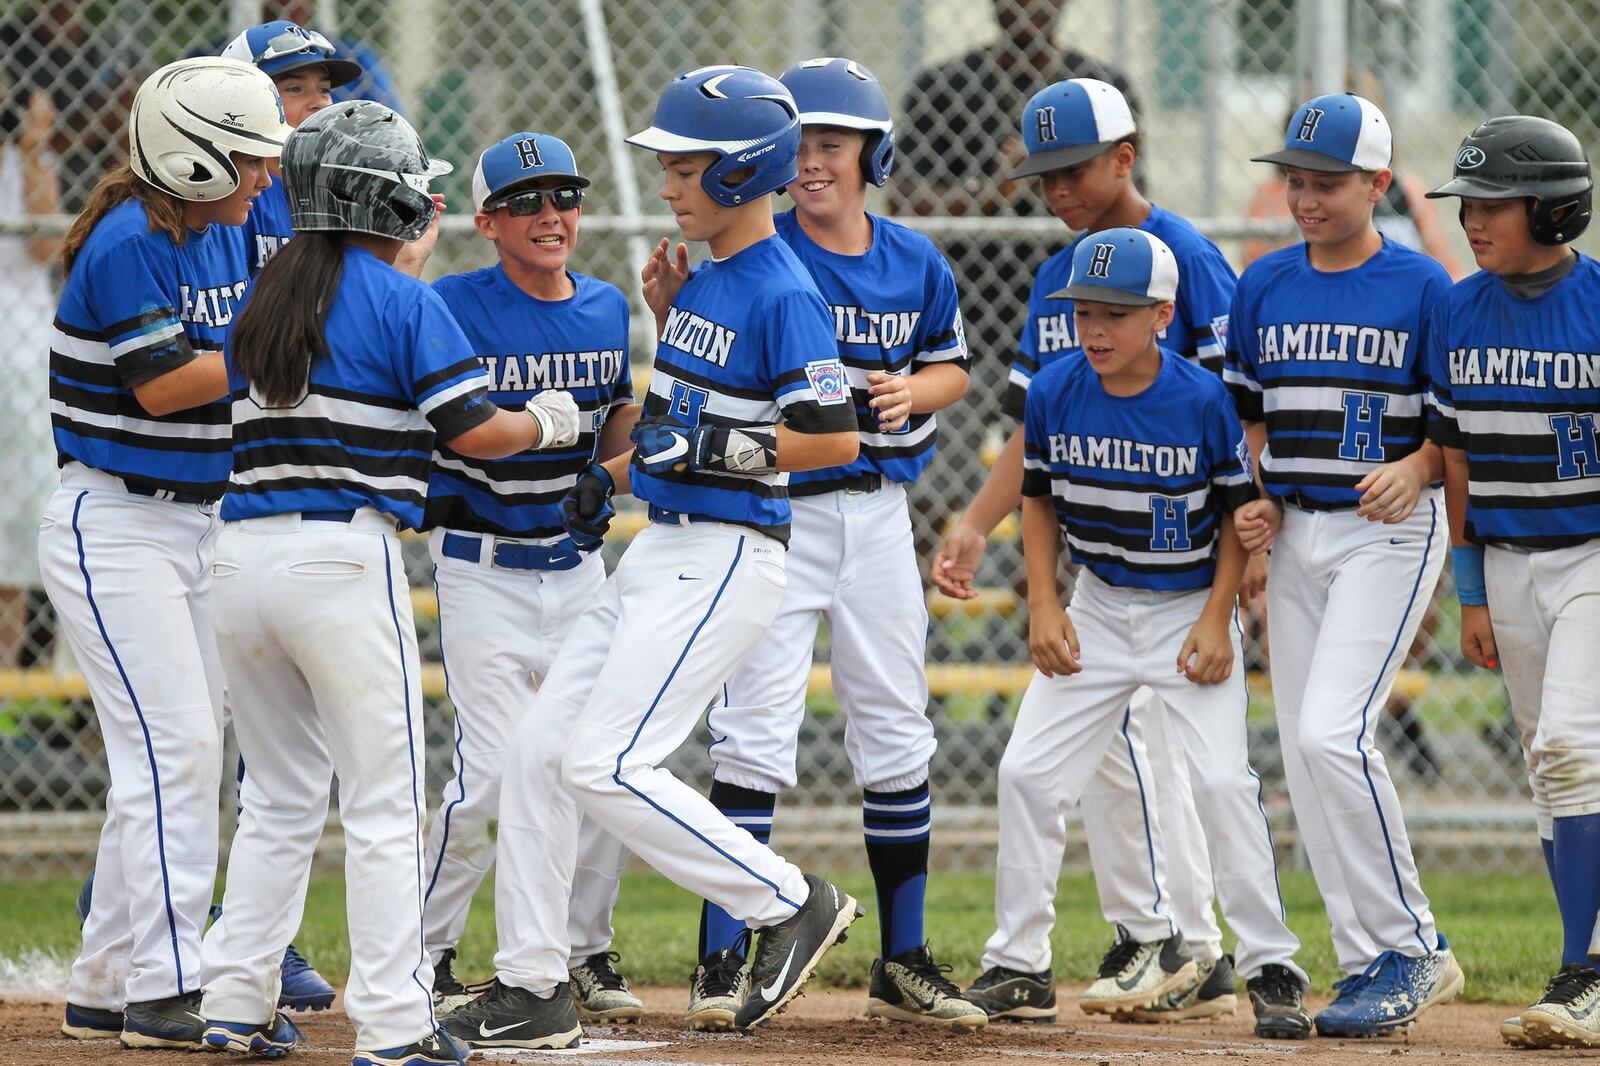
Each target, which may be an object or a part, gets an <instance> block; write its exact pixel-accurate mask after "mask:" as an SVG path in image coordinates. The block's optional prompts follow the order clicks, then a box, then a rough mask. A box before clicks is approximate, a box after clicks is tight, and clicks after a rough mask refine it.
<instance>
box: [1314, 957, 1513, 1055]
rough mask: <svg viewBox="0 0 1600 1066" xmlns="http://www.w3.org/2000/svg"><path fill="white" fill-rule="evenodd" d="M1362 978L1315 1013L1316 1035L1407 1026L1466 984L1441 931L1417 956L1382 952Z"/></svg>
mask: <svg viewBox="0 0 1600 1066" xmlns="http://www.w3.org/2000/svg"><path fill="white" fill-rule="evenodd" d="M1361 976H1362V977H1363V978H1365V979H1366V984H1365V985H1364V986H1362V987H1360V988H1358V989H1356V990H1355V991H1354V994H1352V995H1349V996H1341V997H1340V998H1339V999H1338V1000H1336V1001H1335V1002H1333V1003H1331V1004H1329V1005H1328V1006H1327V1007H1326V1008H1324V1009H1323V1011H1322V1013H1320V1014H1318V1015H1317V1033H1318V1035H1320V1036H1342V1037H1356V1038H1361V1037H1372V1036H1383V1035H1384V1034H1385V1033H1392V1032H1395V1031H1397V1030H1400V1029H1406V1028H1409V1027H1410V1026H1411V1025H1413V1024H1415V1022H1416V1020H1417V1019H1418V1018H1419V1017H1421V1015H1422V1012H1423V1011H1425V1010H1427V1009H1428V1008H1429V1007H1432V1006H1436V1005H1437V1004H1440V1003H1448V1002H1450V1001H1451V1000H1452V999H1455V998H1456V997H1457V996H1459V995H1460V994H1461V989H1462V986H1463V985H1465V984H1466V978H1465V977H1464V976H1463V975H1462V973H1461V966H1460V964H1459V963H1457V962H1456V958H1455V954H1454V953H1453V952H1452V951H1451V950H1450V944H1449V942H1448V941H1447V940H1445V938H1444V934H1443V933H1440V934H1439V947H1438V949H1437V950H1435V951H1430V952H1428V953H1427V954H1426V955H1420V956H1418V957H1416V958H1411V957H1410V956H1407V955H1402V954H1400V953H1399V952H1398V951H1385V952H1384V953H1383V954H1382V955H1379V956H1378V957H1377V959H1375V960H1373V963H1372V965H1370V966H1368V967H1367V969H1366V972H1365V973H1364V974H1362V975H1361ZM1524 1027H1526V1026H1524Z"/></svg>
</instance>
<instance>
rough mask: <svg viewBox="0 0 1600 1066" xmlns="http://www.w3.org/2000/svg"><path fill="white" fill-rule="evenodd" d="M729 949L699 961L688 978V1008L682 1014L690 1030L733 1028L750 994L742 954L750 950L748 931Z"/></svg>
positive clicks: (746, 966) (748, 969)
mask: <svg viewBox="0 0 1600 1066" xmlns="http://www.w3.org/2000/svg"><path fill="white" fill-rule="evenodd" d="M739 940H740V941H742V942H743V945H742V946H741V945H740V943H739V942H737V941H736V942H735V944H734V946H733V947H732V948H723V949H722V950H720V951H714V952H712V953H711V954H710V955H707V956H706V957H705V958H703V959H701V960H700V965H698V966H696V967H695V968H694V973H692V974H690V975H689V1007H688V1009H687V1010H685V1011H684V1012H683V1019H684V1021H686V1022H688V1023H689V1028H691V1029H697V1030H700V1031H702V1032H705V1031H713V1032H715V1031H722V1030H727V1029H732V1028H733V1023H734V1019H735V1018H736V1017H737V1016H738V1014H739V1008H740V1007H742V1006H744V998H745V996H746V995H748V994H749V992H750V964H749V962H748V961H747V960H746V959H745V957H744V955H743V954H742V952H744V951H746V950H748V949H749V945H750V933H749V930H746V931H745V932H743V933H741V934H739Z"/></svg>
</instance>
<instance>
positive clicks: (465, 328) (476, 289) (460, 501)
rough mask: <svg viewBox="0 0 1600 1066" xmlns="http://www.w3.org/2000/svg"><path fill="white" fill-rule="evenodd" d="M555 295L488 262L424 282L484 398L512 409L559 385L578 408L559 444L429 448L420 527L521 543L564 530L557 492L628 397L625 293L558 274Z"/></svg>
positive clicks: (577, 276) (581, 466)
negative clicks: (495, 449)
mask: <svg viewBox="0 0 1600 1066" xmlns="http://www.w3.org/2000/svg"><path fill="white" fill-rule="evenodd" d="M568 277H570V278H571V279H572V283H573V286H574V288H575V291H574V292H573V295H571V296H570V297H568V298H567V299H565V300H537V299H534V298H533V297H532V296H529V295H528V294H527V293H526V292H523V291H522V289H520V288H518V287H517V285H516V284H515V283H514V282H513V281H512V280H511V279H510V278H508V277H506V272H505V270H504V268H502V267H501V266H500V265H499V264H498V263H497V264H495V265H494V266H491V267H485V268H484V269H482V270H475V271H472V272H471V273H467V274H451V275H449V276H448V277H443V278H440V279H439V280H438V281H436V282H434V283H433V288H434V291H435V292H437V293H438V294H439V295H440V296H442V297H444V302H445V305H446V306H447V307H449V308H450V313H451V314H452V315H453V316H454V317H455V320H456V322H457V323H458V324H460V326H461V330H462V332H463V333H465V334H466V335H467V340H468V341H470V342H471V344H472V350H473V351H474V352H476V353H477V355H478V358H479V359H480V360H482V362H483V365H484V368H485V369H486V370H487V371H488V374H489V398H490V399H491V400H493V401H494V402H495V403H496V404H499V405H501V406H505V407H514V408H517V409H518V410H520V409H521V408H522V405H523V404H525V403H526V402H527V401H528V400H529V399H530V398H532V397H533V395H534V394H535V393H539V392H544V391H546V390H549V389H562V390H565V391H566V392H569V393H571V394H572V398H573V399H574V400H575V401H577V404H578V409H579V410H580V411H581V412H582V420H581V422H580V423H579V426H580V431H579V434H578V440H577V443H575V444H573V445H572V446H571V447H569V448H555V449H549V450H545V451H530V452H519V453H518V454H516V455H511V456H507V457H506V458H504V459H473V458H471V457H469V456H465V455H460V454H458V453H456V452H453V451H451V450H450V449H449V447H448V446H446V445H445V444H444V442H443V441H437V442H435V445H434V454H433V472H432V473H431V474H430V475H429V477H428V509H427V520H426V523H425V524H426V525H427V526H429V527H432V526H444V527H445V528H448V529H460V530H468V531H471V532H476V533H491V534H494V535H496V536H501V537H518V538H529V539H536V540H537V539H544V538H559V537H563V536H565V534H564V533H563V531H562V528H561V498H562V497H563V496H565V495H566V494H567V490H568V489H570V488H572V486H573V484H574V483H575V482H576V481H577V480H578V475H579V474H581V473H582V472H583V469H584V467H586V466H588V465H589V460H590V459H591V458H592V457H593V456H594V455H595V454H596V452H597V451H598V448H599V440H598V437H599V432H600V426H601V425H602V424H603V423H604V421H605V418H606V415H607V414H608V413H610V411H611V409H612V408H613V407H616V406H619V405H621V404H626V403H628V402H629V401H631V400H632V399H633V383H632V379H631V377H630V376H629V372H628V299H627V297H625V296H623V295H622V291H621V290H620V289H618V288H617V287H616V286H615V285H608V284H607V283H605V282H603V281H600V280H598V279H596V278H591V277H588V276H586V275H583V274H568Z"/></svg>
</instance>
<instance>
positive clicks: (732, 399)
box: [631, 237, 856, 544]
mask: <svg viewBox="0 0 1600 1066" xmlns="http://www.w3.org/2000/svg"><path fill="white" fill-rule="evenodd" d="M833 333H834V330H833V316H832V314H830V313H829V311H828V305H827V304H826V303H825V302H824V301H823V299H822V296H821V294H820V293H818V292H817V286H816V283H815V282H814V281H812V280H811V275H809V274H807V273H806V269H805V267H804V266H802V265H801V263H800V260H799V259H797V258H795V254H794V253H793V252H792V251H790V250H789V246H788V245H787V244H785V243H784V242H783V241H781V240H779V239H778V238H777V237H769V238H767V239H766V240H762V241H757V242H756V243H755V244H752V245H751V246H750V247H748V248H745V249H743V250H742V251H740V252H738V253H737V254H735V255H731V256H729V257H728V258H726V259H723V260H721V261H718V260H711V261H709V262H704V263H700V264H697V265H696V266H695V267H694V269H693V270H692V271H691V272H690V274H689V279H688V280H687V281H686V282H684V284H683V288H682V289H680V290H679V292H678V296H677V299H675V300H674V301H673V302H672V307H671V308H670V309H668V311H667V321H666V326H665V328H663V329H662V331H661V337H660V343H659V344H658V345H657V346H656V360H655V366H654V369H653V370H652V371H651V374H650V391H649V393H648V395H646V396H645V400H644V412H645V414H646V415H647V416H656V415H665V414H669V413H670V414H672V415H674V416H676V417H677V418H679V419H681V420H682V421H684V422H686V423H688V424H689V425H698V424H700V423H702V422H704V423H706V424H709V425H717V426H723V427H739V426H752V425H770V424H772V423H775V422H779V421H782V422H783V423H784V425H786V426H788V427H789V428H790V429H793V430H795V431H797V432H800V433H841V432H846V431H853V430H855V429H856V414H855V407H854V405H853V404H852V402H851V399H850V387H849V385H848V383H847V382H846V381H845V372H844V365H843V364H842V363H841V362H840V361H839V353H838V346H837V344H836V342H835V341H834V339H833ZM631 477H632V482H633V494H634V495H635V496H637V497H639V498H640V499H641V500H644V501H645V502H647V503H648V504H650V515H651V517H652V518H653V519H658V520H663V521H676V520H677V519H676V518H675V516H677V515H686V516H688V518H689V520H690V521H695V520H700V521H711V522H734V523H737V524H740V525H746V526H751V527H753V528H756V529H759V530H761V531H762V532H764V533H767V534H769V535H771V536H773V537H776V538H777V539H779V540H781V541H783V542H784V543H786V544H787V543H788V540H789V490H788V479H789V476H788V475H787V474H725V473H721V472H720V471H713V470H696V471H674V470H668V471H666V472H664V473H660V474H650V473H647V472H646V471H645V470H644V469H643V467H642V466H640V464H639V463H638V461H637V457H635V462H634V465H633V470H632V474H631Z"/></svg>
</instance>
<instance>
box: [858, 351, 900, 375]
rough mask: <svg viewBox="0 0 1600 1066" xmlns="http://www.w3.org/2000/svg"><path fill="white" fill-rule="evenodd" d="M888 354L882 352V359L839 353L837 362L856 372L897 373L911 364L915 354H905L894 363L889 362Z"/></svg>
mask: <svg viewBox="0 0 1600 1066" xmlns="http://www.w3.org/2000/svg"><path fill="white" fill-rule="evenodd" d="M889 355H890V353H889V352H884V353H883V356H882V358H878V357H876V356H871V355H863V356H856V355H854V354H852V353H847V352H840V353H839V361H840V362H841V363H843V364H844V365H845V366H848V367H854V368H855V369H856V370H868V371H871V370H884V371H888V372H889V373H899V372H900V368H901V367H903V366H905V365H906V364H907V363H909V362H911V360H912V358H913V357H914V356H915V355H916V353H915V352H906V353H905V356H904V357H903V358H901V359H899V360H896V361H894V362H890V360H889Z"/></svg>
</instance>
